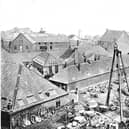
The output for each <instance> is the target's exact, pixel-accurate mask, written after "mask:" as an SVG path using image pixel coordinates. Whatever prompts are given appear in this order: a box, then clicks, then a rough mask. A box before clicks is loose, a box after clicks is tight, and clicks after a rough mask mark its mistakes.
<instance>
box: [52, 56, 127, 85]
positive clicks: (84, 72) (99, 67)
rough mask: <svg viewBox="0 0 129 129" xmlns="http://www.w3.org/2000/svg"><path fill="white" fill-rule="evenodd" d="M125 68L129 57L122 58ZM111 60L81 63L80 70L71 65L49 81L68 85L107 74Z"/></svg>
mask: <svg viewBox="0 0 129 129" xmlns="http://www.w3.org/2000/svg"><path fill="white" fill-rule="evenodd" d="M123 60H124V64H125V67H127V66H129V56H126V57H123ZM111 62H112V58H108V59H106V60H99V61H94V62H92V63H91V64H87V63H82V64H81V65H80V70H78V68H77V66H75V65H71V66H68V67H66V68H64V69H62V70H61V71H60V72H58V73H57V74H55V75H54V76H53V77H51V78H50V80H51V81H55V82H60V83H65V84H69V83H72V82H76V81H79V80H83V79H86V78H90V77H93V76H95V75H98V74H102V73H105V72H109V71H110V68H111Z"/></svg>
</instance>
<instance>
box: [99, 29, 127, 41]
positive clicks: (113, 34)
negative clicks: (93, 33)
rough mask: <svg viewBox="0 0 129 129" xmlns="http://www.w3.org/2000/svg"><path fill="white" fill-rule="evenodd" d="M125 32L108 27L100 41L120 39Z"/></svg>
mask: <svg viewBox="0 0 129 129" xmlns="http://www.w3.org/2000/svg"><path fill="white" fill-rule="evenodd" d="M123 33H126V32H125V31H118V30H109V29H107V31H106V32H105V33H104V35H103V36H102V37H101V38H100V41H109V42H113V41H114V40H118V39H119V38H120V36H121V35H122V34H123Z"/></svg>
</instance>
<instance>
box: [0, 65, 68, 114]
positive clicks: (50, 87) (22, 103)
mask: <svg viewBox="0 0 129 129" xmlns="http://www.w3.org/2000/svg"><path fill="white" fill-rule="evenodd" d="M18 69H19V66H18V65H16V64H6V65H5V64H3V65H2V77H1V93H2V94H1V97H6V98H7V100H8V99H13V94H14V89H15V86H16V80H17V76H18ZM46 92H49V93H50V97H48V96H47V95H46V94H45V93H46ZM62 95H67V92H65V91H64V90H62V89H60V88H58V87H57V86H55V85H54V84H52V83H50V82H49V81H48V80H46V79H44V78H42V77H40V76H39V75H37V74H36V73H35V72H33V71H30V70H29V69H27V68H26V67H25V66H22V70H21V76H20V81H19V84H18V92H17V97H16V104H15V107H14V110H13V112H15V111H19V110H22V109H24V108H27V107H30V106H33V105H36V104H38V103H43V102H45V101H47V100H51V99H54V98H56V97H59V96H62ZM4 104H5V103H4ZM3 106H5V105H2V107H3Z"/></svg>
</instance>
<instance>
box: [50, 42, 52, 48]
mask: <svg viewBox="0 0 129 129" xmlns="http://www.w3.org/2000/svg"><path fill="white" fill-rule="evenodd" d="M50 50H52V42H50Z"/></svg>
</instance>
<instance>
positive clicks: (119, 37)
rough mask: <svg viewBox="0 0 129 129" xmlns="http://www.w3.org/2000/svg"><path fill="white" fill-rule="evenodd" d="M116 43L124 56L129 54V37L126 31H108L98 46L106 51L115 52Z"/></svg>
mask: <svg viewBox="0 0 129 129" xmlns="http://www.w3.org/2000/svg"><path fill="white" fill-rule="evenodd" d="M114 41H116V43H117V45H118V48H119V49H120V50H121V51H122V52H123V54H127V53H129V35H128V33H127V32H125V31H116V30H108V29H107V30H106V32H105V33H104V35H103V36H102V37H101V38H100V40H99V41H98V44H99V45H100V46H102V47H103V48H105V50H107V51H110V52H113V48H114V43H115V42H114Z"/></svg>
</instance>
